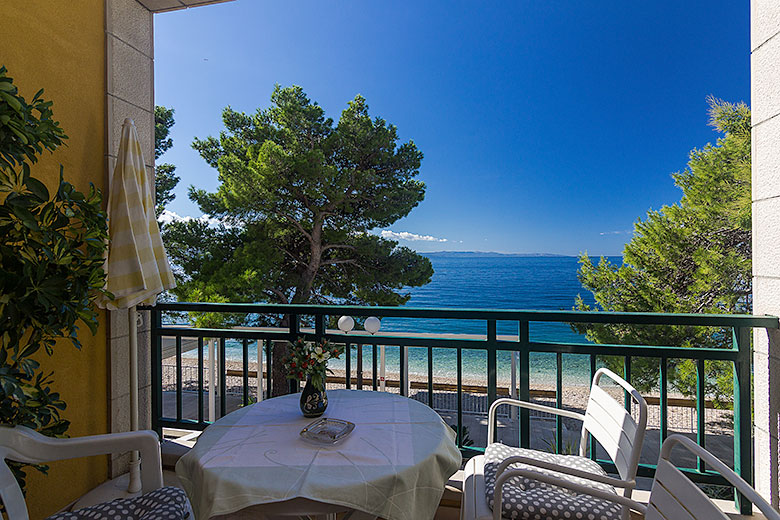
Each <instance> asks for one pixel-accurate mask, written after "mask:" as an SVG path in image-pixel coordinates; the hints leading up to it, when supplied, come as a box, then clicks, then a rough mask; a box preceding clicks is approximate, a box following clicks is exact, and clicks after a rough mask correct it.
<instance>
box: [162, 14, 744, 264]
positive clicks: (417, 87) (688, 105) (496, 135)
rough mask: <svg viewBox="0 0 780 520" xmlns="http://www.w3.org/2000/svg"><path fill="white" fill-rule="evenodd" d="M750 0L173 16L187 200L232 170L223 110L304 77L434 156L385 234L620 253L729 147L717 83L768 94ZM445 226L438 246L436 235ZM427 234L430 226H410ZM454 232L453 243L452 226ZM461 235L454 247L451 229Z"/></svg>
mask: <svg viewBox="0 0 780 520" xmlns="http://www.w3.org/2000/svg"><path fill="white" fill-rule="evenodd" d="M749 72H750V69H749V4H748V2H747V1H746V0H745V1H739V2H737V1H734V0H709V1H693V0H686V1H684V2H679V1H655V2H642V3H640V2H607V1H603V2H598V1H589V2H575V1H542V0H517V1H506V2H478V1H476V0H474V1H471V2H459V1H438V0H437V1H434V0H426V1H425V2H412V1H395V2H378V1H367V0H361V1H348V0H340V1H323V0H318V1H314V0H301V1H295V2H289V1H279V0H262V1H260V0H236V1H235V2H231V3H227V4H221V5H216V6H210V7H207V8H196V9H188V10H186V11H178V12H172V13H166V14H160V15H155V95H156V103H157V104H162V105H165V106H168V107H172V108H174V109H175V110H176V126H175V127H174V129H173V133H172V137H173V139H174V148H173V149H172V150H170V151H169V152H168V153H167V154H166V155H165V156H164V157H163V158H162V159H161V160H162V161H164V162H172V163H174V164H176V165H177V167H178V169H177V173H178V174H179V175H180V176H181V178H182V181H181V183H180V185H179V187H178V189H177V190H176V194H177V198H176V200H175V201H173V202H172V203H171V204H170V205H169V209H170V210H171V211H173V212H175V213H177V214H178V215H181V216H194V217H197V216H200V212H199V210H198V208H197V207H196V206H195V205H194V204H192V203H191V202H190V201H189V200H188V199H187V195H186V191H187V187H188V186H189V185H196V186H198V187H202V188H205V189H208V190H214V189H215V188H216V186H217V173H216V171H215V170H212V169H211V168H209V167H208V166H207V165H206V164H205V162H204V161H203V160H202V159H201V158H200V157H199V156H198V154H197V153H196V152H194V151H193V150H192V149H191V147H190V143H191V142H192V139H193V137H195V136H198V137H201V138H202V137H206V136H208V135H216V134H217V133H218V132H219V131H220V129H221V119H220V114H221V111H222V109H223V108H224V107H225V106H227V105H231V106H232V107H233V108H235V109H238V110H242V111H246V112H254V111H255V110H256V109H257V108H258V107H263V108H265V107H267V106H268V104H269V98H270V94H271V91H272V89H273V86H274V84H275V83H279V84H281V85H283V86H288V85H293V84H295V85H301V86H302V87H303V88H304V90H305V91H306V92H307V94H308V95H309V96H310V98H312V99H313V100H315V101H317V102H318V103H319V104H320V105H322V106H323V107H324V108H325V110H326V112H327V113H328V115H329V116H331V117H334V118H335V119H337V118H338V116H339V114H340V113H341V111H342V110H343V109H344V107H345V106H346V103H347V102H348V101H349V100H350V99H352V98H353V97H354V96H355V95H356V94H358V93H359V94H362V95H363V96H364V97H365V98H366V99H367V101H368V103H369V106H370V110H371V113H372V115H375V116H380V117H383V118H385V119H386V120H388V121H389V122H391V123H393V124H395V125H396V126H397V127H398V130H399V134H400V136H401V138H402V140H403V141H406V140H410V139H411V140H414V142H415V143H416V144H417V146H418V147H419V148H420V149H421V150H422V152H423V153H424V154H425V158H424V160H423V163H422V168H421V173H420V179H421V180H423V181H424V182H425V183H426V185H427V194H426V198H425V200H424V201H423V202H422V203H421V204H420V205H419V206H418V207H417V208H416V209H414V210H413V211H412V213H411V214H410V215H409V216H408V217H406V218H404V219H403V220H400V221H398V222H396V223H395V224H394V225H393V226H391V227H390V228H388V229H387V230H386V231H389V232H392V233H393V234H395V235H391V236H400V235H398V234H400V233H403V232H405V233H406V234H405V235H403V237H405V238H404V239H401V240H400V243H401V244H403V245H406V246H410V247H413V248H415V249H417V250H419V251H437V250H479V251H502V252H524V253H531V252H547V253H556V254H578V253H580V252H583V251H588V252H589V253H590V254H595V255H600V254H607V255H609V254H619V253H620V252H621V251H622V248H623V245H624V244H625V242H627V241H628V240H629V239H630V237H631V229H632V224H633V222H634V221H635V220H636V219H637V218H638V217H640V216H643V215H644V214H645V213H646V211H647V210H648V209H650V208H659V207H660V206H662V205H663V204H670V203H673V202H676V201H677V200H679V198H680V191H679V190H678V189H677V188H675V187H674V185H673V182H672V179H671V177H670V173H672V172H675V171H679V170H681V169H683V168H684V167H685V163H686V161H687V157H688V152H689V151H690V150H691V148H693V147H701V146H703V145H705V144H706V143H708V142H714V140H715V139H716V138H717V135H716V134H715V133H714V132H713V131H712V130H711V129H710V128H709V127H708V126H707V113H706V111H707V103H706V97H707V96H708V95H710V94H713V95H715V96H716V97H719V98H723V99H725V100H727V101H746V102H749V96H750V90H749V89H750V84H749V81H750V78H749ZM421 237H427V238H428V240H421V239H419V238H421ZM409 239H415V240H409ZM433 239H435V240H433ZM442 240H446V241H442Z"/></svg>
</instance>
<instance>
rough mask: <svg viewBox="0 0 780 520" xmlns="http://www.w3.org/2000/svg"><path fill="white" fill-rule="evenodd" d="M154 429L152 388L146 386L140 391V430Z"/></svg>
mask: <svg viewBox="0 0 780 520" xmlns="http://www.w3.org/2000/svg"><path fill="white" fill-rule="evenodd" d="M151 428H152V386H151V385H146V386H142V387H141V388H139V389H138V429H139V430H150V429H151Z"/></svg>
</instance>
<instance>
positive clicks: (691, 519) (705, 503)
mask: <svg viewBox="0 0 780 520" xmlns="http://www.w3.org/2000/svg"><path fill="white" fill-rule="evenodd" d="M676 445H680V446H682V447H683V448H685V449H687V450H688V451H690V452H691V453H693V454H694V455H695V456H696V457H699V458H700V459H701V460H702V461H703V462H704V463H705V464H706V465H707V468H708V469H709V470H710V471H712V470H714V471H716V472H718V473H720V474H721V475H722V476H723V477H724V478H725V479H726V480H727V481H728V482H729V483H730V484H731V485H732V486H734V488H736V490H737V491H739V492H740V493H742V495H743V496H744V497H745V498H747V499H748V500H749V501H750V502H752V503H753V505H755V506H757V507H758V509H759V510H760V511H761V513H763V515H764V517H765V518H766V519H767V520H780V513H778V512H777V511H775V510H774V509H773V508H772V506H771V505H770V504H769V503H768V502H767V501H766V500H764V499H763V498H762V497H761V496H760V495H759V494H758V493H756V490H755V489H753V488H752V487H750V485H749V484H748V483H747V482H745V481H744V480H743V479H742V478H741V477H740V476H739V475H737V474H736V473H734V472H733V471H732V470H731V469H730V468H729V467H728V466H726V465H725V464H723V462H721V461H720V460H719V459H717V458H716V457H715V456H714V455H713V454H712V453H710V452H708V451H707V450H705V449H704V448H702V447H701V446H699V445H698V444H696V443H695V442H694V441H692V440H691V439H689V438H688V437H684V436H682V435H679V434H674V435H670V436H669V437H667V439H666V440H665V441H664V443H663V445H662V446H661V454H660V455H659V457H658V466H657V468H656V470H655V477H654V479H653V487H652V489H651V490H650V498H649V500H648V503H647V505H645V504H642V503H640V502H637V501H635V500H632V499H630V498H627V497H623V496H620V495H616V494H614V493H608V492H604V491H602V490H597V489H593V488H591V487H588V486H583V485H580V484H577V483H574V482H561V480H560V479H559V478H557V477H555V476H553V475H548V474H543V473H540V472H539V471H538V470H535V469H530V468H529V469H517V470H510V471H507V472H506V473H504V474H503V475H502V476H501V477H500V478H499V480H501V481H506V480H508V479H511V478H516V477H521V478H525V479H530V480H535V481H537V482H540V483H543V484H547V485H551V486H557V487H561V488H566V490H568V491H569V492H571V493H573V494H577V496H592V497H593V498H598V499H600V500H604V501H607V502H612V503H615V504H618V505H620V506H622V507H624V508H627V509H631V510H633V511H636V512H638V513H639V514H641V515H642V516H643V517H644V518H645V520H668V519H675V520H677V519H680V520H728V518H729V517H728V516H726V514H725V513H723V511H721V509H720V508H719V507H718V506H716V505H715V504H713V503H712V501H711V500H710V499H709V498H707V495H705V494H704V492H702V490H701V489H700V488H699V487H698V486H697V485H696V484H694V483H693V482H692V481H691V480H690V479H689V478H688V477H686V476H685V474H683V472H682V471H680V470H679V469H677V468H676V467H675V466H674V464H672V463H671V461H670V458H671V452H672V448H674V447H675V446H676ZM501 498H502V497H501V486H498V487H497V488H496V496H495V500H497V501H501ZM496 518H498V517H496Z"/></svg>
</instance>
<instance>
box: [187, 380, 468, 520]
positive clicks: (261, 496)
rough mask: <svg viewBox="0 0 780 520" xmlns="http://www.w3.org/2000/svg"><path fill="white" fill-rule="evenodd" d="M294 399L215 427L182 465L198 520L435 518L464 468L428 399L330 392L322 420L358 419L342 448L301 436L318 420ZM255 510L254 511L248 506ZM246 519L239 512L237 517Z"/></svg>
mask: <svg viewBox="0 0 780 520" xmlns="http://www.w3.org/2000/svg"><path fill="white" fill-rule="evenodd" d="M299 397H300V394H293V395H288V396H283V397H277V398H274V399H267V400H265V401H261V402H260V403H257V404H254V405H251V406H247V407H245V408H242V409H240V410H238V411H235V412H233V413H231V414H228V415H226V416H225V417H223V418H222V419H220V420H218V421H217V422H215V423H214V424H212V425H211V426H209V427H208V428H207V429H206V430H205V431H204V432H203V434H201V436H200V437H199V439H198V441H197V443H196V444H195V447H194V448H193V449H192V450H191V451H190V452H189V453H188V454H187V455H185V456H184V457H182V458H181V459H180V460H179V462H178V464H177V465H176V474H177V475H178V477H179V479H180V480H181V482H182V484H183V486H184V489H185V490H186V491H187V494H188V495H189V497H190V501H191V503H192V507H193V510H194V512H195V515H196V517H197V518H198V520H204V519H206V518H209V517H213V516H219V515H227V514H231V513H235V512H239V511H241V510H244V511H243V513H244V514H243V515H242V517H246V516H247V513H251V515H252V516H253V517H254V518H258V516H259V517H260V518H262V517H263V516H262V515H269V516H272V515H275V514H278V513H280V512H284V513H285V514H288V513H295V514H296V515H302V514H304V513H305V514H321V513H333V512H336V511H356V512H358V513H357V514H356V515H355V516H353V517H352V518H358V517H360V518H374V517H379V518H384V519H386V520H413V519H414V520H419V519H430V518H433V515H434V513H435V512H436V508H437V506H438V504H439V500H441V495H442V493H443V491H444V485H445V483H446V482H447V479H448V478H449V477H450V476H451V475H452V474H453V473H455V472H456V471H457V470H458V469H459V468H460V463H461V454H460V452H459V451H458V448H457V446H456V445H455V442H454V439H455V434H454V432H453V431H452V429H451V428H450V427H449V426H448V425H447V424H446V423H445V422H444V421H443V420H442V419H441V417H440V416H439V415H438V414H437V413H436V412H434V411H433V410H431V409H430V408H428V407H427V406H425V405H424V404H422V403H419V402H417V401H414V400H412V399H407V398H406V397H401V396H398V395H394V394H388V393H383V392H371V391H358V390H330V391H328V401H329V402H328V409H327V411H326V412H325V415H324V417H331V418H335V419H344V420H347V421H351V422H353V423H355V430H354V431H353V432H352V433H351V434H350V435H349V436H348V437H347V438H346V439H345V440H343V441H342V442H341V443H340V444H337V445H335V446H327V447H324V446H315V445H312V444H310V443H307V442H305V441H304V440H302V439H301V438H300V436H299V432H300V430H301V429H302V428H303V427H304V426H306V425H307V424H309V423H310V422H311V421H312V419H306V418H304V417H303V415H302V414H301V411H300V408H299V406H298V399H299ZM247 508H248V509H247ZM239 514H240V515H241V513H239Z"/></svg>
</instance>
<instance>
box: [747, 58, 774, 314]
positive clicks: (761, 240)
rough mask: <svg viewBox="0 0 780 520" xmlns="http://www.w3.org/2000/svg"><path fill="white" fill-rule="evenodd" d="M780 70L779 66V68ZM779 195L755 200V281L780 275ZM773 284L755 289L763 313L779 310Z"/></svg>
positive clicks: (758, 304)
mask: <svg viewBox="0 0 780 520" xmlns="http://www.w3.org/2000/svg"><path fill="white" fill-rule="evenodd" d="M778 69H779V70H780V67H778ZM778 244H780V197H775V198H772V199H765V200H758V201H755V202H753V276H754V277H756V284H762V283H763V282H762V281H760V280H758V278H762V277H771V278H780V247H778ZM773 287H774V286H773V285H771V284H767V285H766V287H763V288H762V287H758V288H754V292H755V291H764V293H763V294H762V296H761V299H760V301H759V302H757V304H756V305H757V307H756V308H757V309H759V310H760V312H762V313H766V312H768V311H769V310H771V309H770V308H769V307H768V305H770V302H771V305H772V306H773V308H775V309H777V306H778V304H780V293H776V292H775V293H771V292H769V291H773V290H774V289H773Z"/></svg>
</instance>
